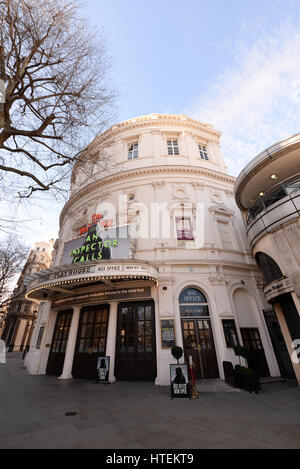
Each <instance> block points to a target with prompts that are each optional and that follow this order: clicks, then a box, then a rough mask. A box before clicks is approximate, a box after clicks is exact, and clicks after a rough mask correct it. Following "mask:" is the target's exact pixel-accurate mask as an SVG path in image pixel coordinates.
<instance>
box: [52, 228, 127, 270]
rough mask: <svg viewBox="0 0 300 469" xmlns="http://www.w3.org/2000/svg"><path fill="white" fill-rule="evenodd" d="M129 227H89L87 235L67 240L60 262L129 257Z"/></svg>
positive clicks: (62, 263) (68, 262)
mask: <svg viewBox="0 0 300 469" xmlns="http://www.w3.org/2000/svg"><path fill="white" fill-rule="evenodd" d="M129 257H130V239H129V227H128V226H120V227H116V228H110V229H106V230H103V229H102V230H101V229H100V227H99V225H93V226H91V227H90V228H89V230H88V233H87V234H86V235H85V236H80V237H79V238H76V239H72V240H71V241H67V242H66V243H65V245H64V250H63V255H62V259H61V262H60V264H61V265H65V264H77V263H82V262H90V261H98V260H102V259H103V260H105V259H129Z"/></svg>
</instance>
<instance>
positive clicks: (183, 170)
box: [60, 165, 235, 222]
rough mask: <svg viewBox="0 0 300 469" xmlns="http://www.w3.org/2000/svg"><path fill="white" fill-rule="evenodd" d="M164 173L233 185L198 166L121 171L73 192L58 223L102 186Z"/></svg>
mask: <svg viewBox="0 0 300 469" xmlns="http://www.w3.org/2000/svg"><path fill="white" fill-rule="evenodd" d="M165 173H170V174H172V173H173V174H176V173H180V174H188V175H193V174H194V175H196V176H208V177H211V178H215V179H218V180H219V181H222V182H225V183H229V184H233V183H234V181H235V178H234V177H232V176H229V175H227V174H223V173H219V172H218V171H214V170H210V169H207V168H199V167H198V166H188V165H179V166H170V165H159V166H152V167H149V166H146V167H143V168H136V169H134V170H127V171H122V172H119V173H115V174H111V175H110V176H106V177H104V178H102V179H101V180H98V181H94V182H92V183H91V184H88V185H87V186H84V187H83V188H82V189H79V190H78V191H77V192H75V193H74V194H73V195H72V196H71V198H70V199H69V200H68V202H67V203H66V205H65V206H64V207H63V209H62V211H61V215H60V222H61V221H62V220H63V219H64V217H65V214H66V212H68V211H69V210H70V208H71V207H72V206H73V205H74V204H75V203H76V202H77V201H78V200H80V199H82V197H84V196H85V195H87V194H89V193H91V192H93V191H94V190H95V189H97V188H101V187H103V186H107V185H108V184H113V183H115V182H118V181H122V180H125V179H127V180H129V179H130V178H132V177H136V176H151V175H161V176H162V177H163V175H164V174H165Z"/></svg>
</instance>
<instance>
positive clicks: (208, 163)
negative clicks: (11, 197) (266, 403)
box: [26, 114, 281, 385]
mask: <svg viewBox="0 0 300 469" xmlns="http://www.w3.org/2000/svg"><path fill="white" fill-rule="evenodd" d="M219 139H220V133H219V132H218V131H217V130H216V129H214V127H213V126H211V125H209V124H203V123H200V122H198V121H196V120H193V119H190V118H189V117H187V116H184V115H168V114H150V115H147V116H142V117H138V118H135V119H131V120H128V121H125V122H122V123H120V124H117V125H114V126H113V127H111V128H110V129H109V130H108V131H106V132H105V133H103V134H102V135H100V136H99V137H98V138H97V139H96V140H95V141H94V142H93V144H92V145H91V146H90V147H89V148H87V149H86V152H85V155H84V157H83V160H82V161H81V162H78V163H77V164H76V165H75V167H74V169H73V172H72V178H71V189H70V198H69V200H68V202H67V203H66V205H65V206H64V208H63V210H62V212H61V215H60V232H59V237H58V239H57V240H56V242H55V244H54V260H53V267H51V268H49V269H45V270H43V271H40V272H36V273H34V274H32V275H30V276H28V277H27V279H26V285H27V297H28V298H29V299H35V300H38V301H40V307H39V315H38V320H37V325H36V328H35V331H34V334H33V337H32V341H31V348H30V351H29V353H28V354H27V357H26V366H27V369H28V371H29V372H30V373H32V374H45V373H48V374H51V375H54V376H57V377H58V378H60V379H71V378H72V377H74V378H88V379H95V377H96V376H97V362H98V359H99V357H100V358H101V357H104V356H105V357H109V381H110V382H114V381H115V380H118V381H119V380H120V381H122V380H123V381H126V380H131V381H137V380H146V381H152V382H153V383H155V384H158V385H167V384H169V382H170V363H176V361H175V360H174V358H173V357H172V355H171V348H172V346H173V345H175V344H176V345H179V346H181V347H183V349H184V357H183V358H182V361H183V360H184V361H185V362H188V357H189V355H192V357H193V360H194V363H195V368H196V375H197V378H202V377H204V378H218V377H220V378H223V377H224V373H223V361H231V362H232V363H233V364H234V365H235V364H237V363H239V358H238V357H237V356H236V355H235V353H234V350H233V346H234V345H236V344H241V345H242V344H243V345H244V346H245V347H247V348H248V349H249V351H250V352H251V360H250V362H251V363H249V365H250V366H252V367H253V368H254V369H255V370H256V371H257V372H258V374H259V375H260V376H270V375H271V376H280V373H281V372H280V369H279V365H278V359H277V356H276V354H275V351H274V348H273V343H272V340H271V337H270V334H269V330H268V326H267V323H266V320H265V317H264V313H263V311H264V310H267V309H270V305H269V304H268V303H267V301H266V298H265V295H264V292H263V284H264V279H263V275H262V273H261V271H260V269H259V267H258V266H257V264H256V262H255V260H254V259H253V257H252V256H251V252H250V250H249V246H248V244H247V240H246V229H245V223H244V221H243V218H242V215H241V212H240V210H239V208H238V207H237V205H236V203H235V200H234V195H233V186H234V182H235V179H234V178H233V177H231V176H229V175H228V174H227V172H226V166H225V164H224V161H223V157H222V154H221V151H220V143H219Z"/></svg>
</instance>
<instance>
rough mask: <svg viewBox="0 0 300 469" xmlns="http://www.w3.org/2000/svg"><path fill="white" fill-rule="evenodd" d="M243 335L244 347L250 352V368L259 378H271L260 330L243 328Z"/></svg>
mask: <svg viewBox="0 0 300 469" xmlns="http://www.w3.org/2000/svg"><path fill="white" fill-rule="evenodd" d="M241 334H242V339H243V343H244V347H245V348H246V349H247V350H248V352H249V357H248V358H247V362H248V366H249V368H252V369H253V370H254V371H255V372H256V373H257V375H258V376H261V377H262V376H270V370H269V367H268V363H267V360H266V356H265V352H264V349H263V345H262V342H261V339H260V335H259V332H258V329H257V328H254V327H241Z"/></svg>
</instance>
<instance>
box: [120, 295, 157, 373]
mask: <svg viewBox="0 0 300 469" xmlns="http://www.w3.org/2000/svg"><path fill="white" fill-rule="evenodd" d="M156 374H157V373H156V346H155V311H154V302H153V301H144V302H130V303H120V304H119V306H118V324H117V341H116V358H115V377H116V379H117V380H123V381H154V380H155V378H156Z"/></svg>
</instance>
